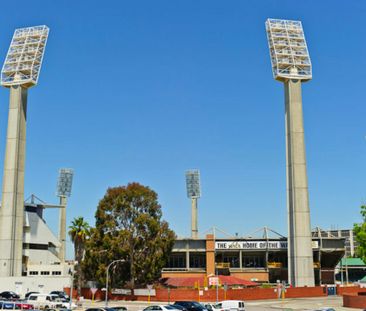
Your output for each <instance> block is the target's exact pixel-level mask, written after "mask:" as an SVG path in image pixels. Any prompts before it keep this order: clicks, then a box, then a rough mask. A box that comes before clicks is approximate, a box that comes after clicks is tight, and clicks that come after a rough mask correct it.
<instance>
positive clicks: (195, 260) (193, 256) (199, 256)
mask: <svg viewBox="0 0 366 311" xmlns="http://www.w3.org/2000/svg"><path fill="white" fill-rule="evenodd" d="M189 267H190V268H206V254H205V253H190V254H189Z"/></svg>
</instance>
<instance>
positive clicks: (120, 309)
mask: <svg viewBox="0 0 366 311" xmlns="http://www.w3.org/2000/svg"><path fill="white" fill-rule="evenodd" d="M111 308H112V309H113V310H115V311H127V308H126V307H122V306H119V307H111Z"/></svg>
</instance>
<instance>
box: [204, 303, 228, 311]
mask: <svg viewBox="0 0 366 311" xmlns="http://www.w3.org/2000/svg"><path fill="white" fill-rule="evenodd" d="M202 305H203V306H204V307H205V308H206V309H207V310H208V311H229V309H225V308H223V307H222V305H221V304H216V303H202Z"/></svg>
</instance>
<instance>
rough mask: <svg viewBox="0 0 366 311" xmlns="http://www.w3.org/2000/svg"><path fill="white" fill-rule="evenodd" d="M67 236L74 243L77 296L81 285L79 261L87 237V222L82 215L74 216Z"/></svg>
mask: <svg viewBox="0 0 366 311" xmlns="http://www.w3.org/2000/svg"><path fill="white" fill-rule="evenodd" d="M69 229H70V230H69V236H70V238H71V240H72V242H73V243H74V252H75V260H76V262H77V264H76V273H77V292H78V296H80V295H81V286H82V283H83V275H82V274H83V271H82V269H81V261H82V260H83V256H84V249H85V242H86V240H87V238H88V237H89V234H90V233H89V230H90V226H89V224H88V223H87V222H86V221H85V220H84V217H76V218H74V220H73V221H72V222H71V226H69Z"/></svg>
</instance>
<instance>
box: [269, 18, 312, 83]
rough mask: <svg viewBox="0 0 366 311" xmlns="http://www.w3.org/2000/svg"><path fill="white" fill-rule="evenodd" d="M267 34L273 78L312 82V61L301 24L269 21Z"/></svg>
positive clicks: (297, 22)
mask: <svg viewBox="0 0 366 311" xmlns="http://www.w3.org/2000/svg"><path fill="white" fill-rule="evenodd" d="M266 32H267V39H268V45H269V50H270V56H271V63H272V72H273V77H274V78H275V79H276V80H280V81H285V80H288V79H300V80H305V81H306V80H311V78H312V70H311V61H310V56H309V52H308V48H307V45H306V41H305V36H304V31H303V28H302V24H301V22H300V21H290V20H282V19H267V21H266Z"/></svg>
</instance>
